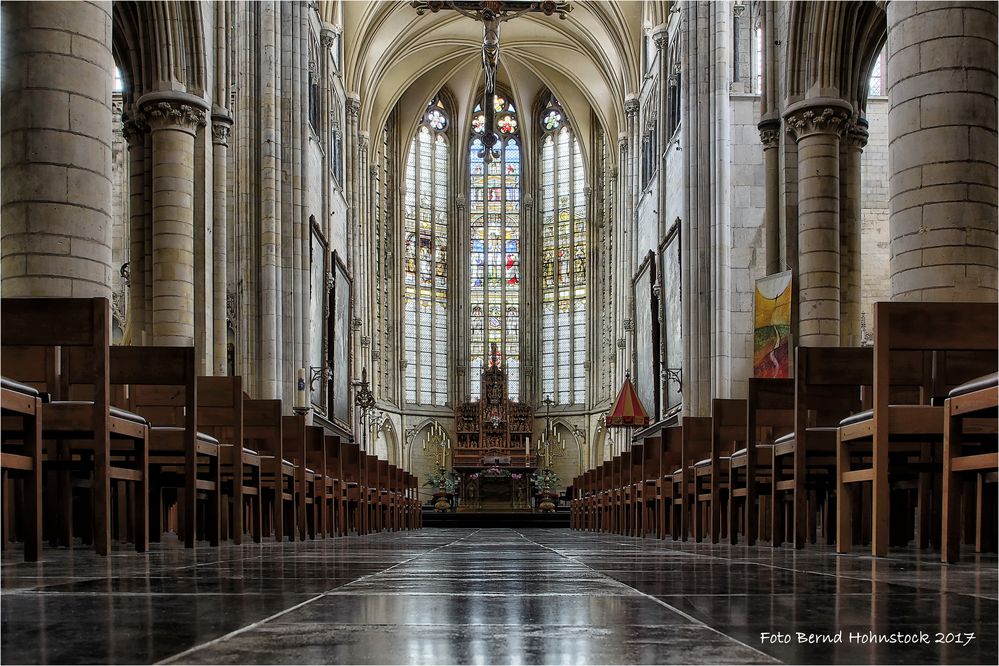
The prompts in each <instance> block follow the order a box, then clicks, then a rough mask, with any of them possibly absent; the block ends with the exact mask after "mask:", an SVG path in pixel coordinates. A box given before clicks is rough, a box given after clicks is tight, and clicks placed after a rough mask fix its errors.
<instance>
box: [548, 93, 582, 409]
mask: <svg viewBox="0 0 999 666" xmlns="http://www.w3.org/2000/svg"><path fill="white" fill-rule="evenodd" d="M541 129H542V132H543V134H542V139H541V220H542V231H541V237H542V243H541V252H542V260H541V379H542V393H543V394H544V395H550V396H552V398H555V399H557V400H558V403H559V404H561V405H574V404H585V402H586V374H585V372H584V371H585V363H586V301H587V264H588V256H589V248H588V245H587V220H586V190H585V180H584V177H583V156H582V153H581V152H580V149H579V141H578V140H577V139H576V137H575V135H574V134H573V132H572V129H571V128H570V127H569V125H568V123H567V122H566V120H565V115H564V113H563V112H562V110H561V108H560V107H559V106H558V102H557V101H555V100H552V101H550V102H549V103H548V105H547V107H546V108H545V109H544V110H543V111H542V113H541Z"/></svg>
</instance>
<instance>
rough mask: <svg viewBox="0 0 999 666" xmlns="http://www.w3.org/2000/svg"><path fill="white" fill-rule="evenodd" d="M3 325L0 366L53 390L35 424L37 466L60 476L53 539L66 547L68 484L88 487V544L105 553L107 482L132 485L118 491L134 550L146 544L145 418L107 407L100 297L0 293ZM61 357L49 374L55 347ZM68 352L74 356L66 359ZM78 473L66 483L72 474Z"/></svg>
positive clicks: (105, 321)
mask: <svg viewBox="0 0 999 666" xmlns="http://www.w3.org/2000/svg"><path fill="white" fill-rule="evenodd" d="M0 310H2V312H3V326H2V328H0V345H2V351H3V368H4V372H5V373H7V374H9V375H10V376H12V377H13V378H14V379H16V380H17V381H19V382H22V383H24V384H27V385H31V386H33V387H34V388H39V389H42V390H44V391H48V392H49V393H52V394H53V398H54V399H53V400H52V401H51V402H49V403H47V404H46V405H45V407H44V408H43V411H44V422H43V430H42V438H43V441H45V442H48V443H46V444H44V446H45V453H46V454H47V457H46V462H45V463H44V467H48V468H49V469H52V470H53V471H56V472H57V475H58V476H59V477H61V478H60V479H59V481H57V482H55V483H53V487H52V490H53V491H54V493H53V494H54V495H56V496H57V503H53V505H52V513H53V514H55V517H56V519H57V521H58V523H59V525H58V528H57V530H56V541H58V542H61V543H62V544H63V545H67V546H68V545H70V543H71V536H72V485H76V486H77V487H81V488H85V489H89V490H90V493H91V500H92V501H91V503H90V504H91V506H92V509H93V510H92V520H91V521H90V522H89V524H88V525H87V527H88V528H89V529H88V530H87V532H85V533H84V534H83V536H84V539H85V540H86V539H88V538H89V537H90V535H91V533H92V535H93V543H94V548H95V550H96V551H97V553H98V554H100V555H109V554H110V553H111V536H112V521H111V519H112V502H113V499H114V498H113V497H112V492H111V486H112V483H113V482H114V481H124V482H127V483H130V484H132V488H133V489H134V492H132V493H131V494H130V495H131V501H130V502H128V501H127V500H128V497H118V500H119V501H118V504H119V507H120V510H125V508H126V505H128V508H130V509H131V512H132V518H133V526H132V529H133V535H132V538H133V541H134V543H135V549H136V550H137V551H138V552H145V551H146V549H147V548H148V545H149V532H148V526H147V522H146V521H147V516H148V513H149V511H148V503H149V499H148V498H149V489H148V480H149V475H148V462H147V457H146V456H147V453H146V450H147V449H146V440H147V436H148V428H147V425H148V424H147V422H146V420H145V419H144V418H143V417H141V416H139V415H138V414H133V413H130V412H127V411H125V410H122V409H118V408H114V407H112V406H111V402H110V374H109V367H108V366H109V359H108V354H109V341H110V334H111V333H110V332H111V327H110V310H109V306H108V300H107V299H106V298H4V299H2V301H0ZM56 347H58V348H60V350H61V352H62V356H63V357H64V359H63V361H64V362H63V363H62V367H60V369H59V374H57V373H56V365H55V363H56V357H57V353H56V350H55V348H56ZM71 350H74V351H77V352H79V353H77V354H75V362H74V363H71V364H69V363H68V356H69V352H70V351H71ZM74 471H75V472H77V473H82V474H83V475H84V478H82V479H79V478H78V479H77V482H76V483H75V484H74V483H73V479H72V476H71V475H72V473H73V472H74Z"/></svg>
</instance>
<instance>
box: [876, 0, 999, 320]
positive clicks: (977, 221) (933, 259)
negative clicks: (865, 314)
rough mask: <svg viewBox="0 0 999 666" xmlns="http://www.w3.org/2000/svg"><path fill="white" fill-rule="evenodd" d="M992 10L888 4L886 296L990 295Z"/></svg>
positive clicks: (985, 5)
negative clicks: (888, 252)
mask: <svg viewBox="0 0 999 666" xmlns="http://www.w3.org/2000/svg"><path fill="white" fill-rule="evenodd" d="M996 7H997V6H996V4H995V3H993V2H970V1H964V2H899V1H897V0H893V1H892V2H890V3H888V7H887V13H888V67H887V69H888V95H889V100H890V108H889V111H888V164H889V165H890V169H891V172H890V176H889V180H888V193H889V198H890V204H889V215H890V217H889V234H890V237H891V260H890V274H891V299H892V300H893V301H894V300H900V301H992V302H994V301H995V300H996V296H997V292H996V225H997V216H996V202H997V193H996V162H997V160H996V154H997V141H996V96H997V94H996V88H997V82H996V81H997V79H996V64H997V48H996V32H997V27H996Z"/></svg>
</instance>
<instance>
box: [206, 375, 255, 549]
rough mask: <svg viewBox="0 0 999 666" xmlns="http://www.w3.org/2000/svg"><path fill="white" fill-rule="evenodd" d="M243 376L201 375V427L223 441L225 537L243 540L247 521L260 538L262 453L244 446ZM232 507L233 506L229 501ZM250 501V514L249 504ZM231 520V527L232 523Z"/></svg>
mask: <svg viewBox="0 0 999 666" xmlns="http://www.w3.org/2000/svg"><path fill="white" fill-rule="evenodd" d="M243 396H244V393H243V379H242V377H206V376H200V377H198V429H199V430H200V431H203V432H205V433H207V434H209V435H211V436H212V437H214V438H215V439H217V440H218V442H219V444H220V447H221V448H220V449H219V452H220V454H221V461H222V464H221V474H222V494H223V496H224V497H227V498H229V499H228V500H223V503H222V511H223V519H222V529H223V533H224V534H223V538H229V534H230V533H231V538H232V542H233V543H234V544H236V545H240V544H242V543H243V533H244V529H245V525H246V523H247V522H249V524H250V534H251V535H252V537H253V540H254V541H255V542H257V543H259V542H260V538H261V533H262V527H261V513H262V512H261V505H260V498H261V493H260V457H259V456H258V455H257V453H256V452H255V451H253V450H252V449H248V448H246V447H245V446H244V435H245V430H244V400H243ZM230 501H231V503H232V508H231V510H230V508H229V502H230ZM247 503H249V504H250V511H249V515H248V516H247V515H245V512H244V510H245V505H246V504H247ZM230 523H231V527H230Z"/></svg>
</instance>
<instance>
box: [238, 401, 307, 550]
mask: <svg viewBox="0 0 999 666" xmlns="http://www.w3.org/2000/svg"><path fill="white" fill-rule="evenodd" d="M283 425H284V422H283V421H282V416H281V401H280V400H254V399H251V398H249V397H248V396H247V395H246V394H245V393H244V394H243V442H244V446H246V445H249V449H250V450H252V451H253V452H254V454H255V455H256V457H257V459H258V460H259V464H260V492H261V501H260V504H261V508H262V510H263V514H262V516H261V518H262V519H263V520H264V528H263V530H264V534H270V533H271V531H273V533H274V540H275V541H284V539H285V537H286V536H287V537H288V540H289V541H294V540H295V517H296V511H295V465H294V463H292V462H291V461H290V460H288V459H287V458H286V457H285V455H284V435H283V433H282V426H283ZM286 525H287V529H285V526H286Z"/></svg>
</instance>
